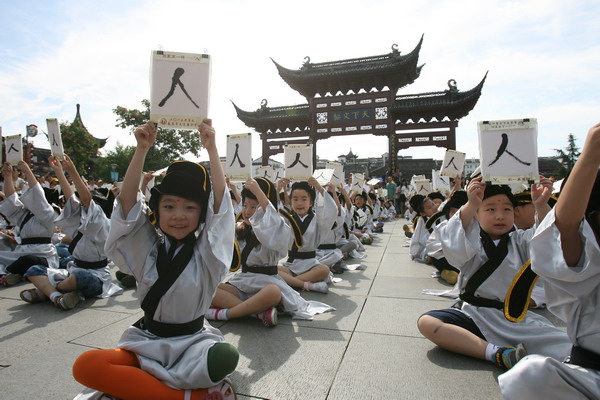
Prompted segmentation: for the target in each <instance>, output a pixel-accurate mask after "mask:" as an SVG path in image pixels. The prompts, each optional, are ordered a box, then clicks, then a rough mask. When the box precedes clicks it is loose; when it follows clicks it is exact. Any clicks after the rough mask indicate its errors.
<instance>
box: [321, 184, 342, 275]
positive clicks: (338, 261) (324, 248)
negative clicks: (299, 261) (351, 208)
mask: <svg viewBox="0 0 600 400" xmlns="http://www.w3.org/2000/svg"><path fill="white" fill-rule="evenodd" d="M327 195H329V196H331V198H332V199H333V200H334V201H335V205H336V207H337V214H336V219H335V221H334V223H333V225H332V227H331V229H330V230H329V231H327V232H326V233H325V235H324V236H323V237H322V238H321V241H320V242H319V247H318V248H317V250H316V252H317V258H318V259H319V262H320V263H321V264H323V265H327V266H328V267H329V269H330V270H331V272H332V273H334V274H341V273H343V272H344V263H343V262H342V259H343V258H344V254H343V253H342V250H340V249H338V248H337V246H336V242H337V240H338V237H339V236H341V231H340V230H339V229H337V228H338V227H342V229H343V225H344V220H345V219H346V213H345V211H344V210H343V209H342V205H341V204H340V199H339V198H338V196H337V193H335V191H334V192H333V193H332V192H329V191H328V192H327Z"/></svg>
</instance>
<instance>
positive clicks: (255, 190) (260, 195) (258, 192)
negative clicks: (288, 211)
mask: <svg viewBox="0 0 600 400" xmlns="http://www.w3.org/2000/svg"><path fill="white" fill-rule="evenodd" d="M244 188H246V189H248V190H249V191H250V192H251V193H252V194H253V195H254V196H256V199H257V200H258V204H259V205H260V207H261V208H262V209H263V210H265V211H266V210H267V207H268V206H269V199H268V198H267V196H266V195H265V193H264V192H263V191H262V189H261V188H260V186H259V185H258V182H256V181H255V180H254V179H252V178H250V179H248V180H247V181H246V183H244Z"/></svg>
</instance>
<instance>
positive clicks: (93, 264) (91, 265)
mask: <svg viewBox="0 0 600 400" xmlns="http://www.w3.org/2000/svg"><path fill="white" fill-rule="evenodd" d="M74 261H75V265H77V266H78V267H79V268H83V269H100V268H104V267H106V266H107V265H108V260H107V259H106V258H105V259H104V260H100V261H83V260H80V259H77V258H75V259H74Z"/></svg>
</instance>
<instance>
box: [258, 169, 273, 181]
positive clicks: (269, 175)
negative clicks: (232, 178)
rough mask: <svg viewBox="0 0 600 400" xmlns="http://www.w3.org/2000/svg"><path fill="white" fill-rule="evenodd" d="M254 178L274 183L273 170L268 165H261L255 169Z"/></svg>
mask: <svg viewBox="0 0 600 400" xmlns="http://www.w3.org/2000/svg"><path fill="white" fill-rule="evenodd" d="M255 177H261V178H266V179H268V180H270V181H271V182H275V169H274V168H273V167H272V166H270V165H263V166H262V167H258V168H257V169H256V174H255Z"/></svg>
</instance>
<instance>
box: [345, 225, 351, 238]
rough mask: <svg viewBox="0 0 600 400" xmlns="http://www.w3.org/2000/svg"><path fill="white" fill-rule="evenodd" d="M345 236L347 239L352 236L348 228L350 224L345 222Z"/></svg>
mask: <svg viewBox="0 0 600 400" xmlns="http://www.w3.org/2000/svg"><path fill="white" fill-rule="evenodd" d="M344 237H345V238H346V239H348V238H350V230H349V229H348V224H347V223H345V222H344Z"/></svg>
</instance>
